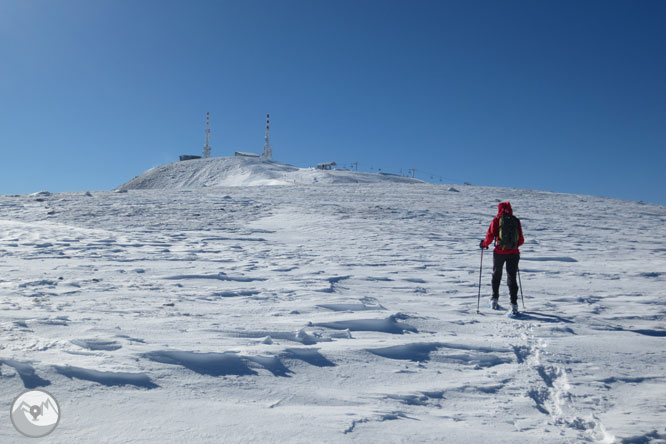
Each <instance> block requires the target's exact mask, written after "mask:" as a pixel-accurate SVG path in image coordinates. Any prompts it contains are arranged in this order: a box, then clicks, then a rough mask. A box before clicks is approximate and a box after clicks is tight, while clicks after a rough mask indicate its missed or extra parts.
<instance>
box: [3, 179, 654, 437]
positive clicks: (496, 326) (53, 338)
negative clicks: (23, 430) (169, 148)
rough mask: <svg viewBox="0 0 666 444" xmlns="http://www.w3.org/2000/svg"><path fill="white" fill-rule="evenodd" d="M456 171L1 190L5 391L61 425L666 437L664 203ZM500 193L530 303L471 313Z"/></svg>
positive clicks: (119, 431) (122, 431)
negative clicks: (48, 406)
mask: <svg viewBox="0 0 666 444" xmlns="http://www.w3.org/2000/svg"><path fill="white" fill-rule="evenodd" d="M446 190H447V187H441V186H434V185H416V184H410V185H405V184H401V185H396V184H393V185H386V184H384V185H379V184H376V185H363V186H358V185H337V186H329V187H323V186H294V187H254V188H242V187H239V188H209V189H205V190H198V191H193V190H178V191H161V190H148V191H134V190H132V191H129V192H127V193H113V192H93V193H89V194H84V193H64V194H52V195H49V194H42V195H31V196H0V228H1V230H0V253H1V254H2V256H1V257H2V261H0V270H1V271H2V272H1V273H0V308H1V309H2V310H1V311H0V333H1V334H2V340H1V341H0V387H1V388H2V390H1V391H0V393H4V394H5V395H3V399H4V400H5V403H6V404H7V405H8V403H10V402H11V400H12V399H13V398H14V397H15V396H17V395H18V394H19V393H20V392H21V391H22V390H24V389H26V388H38V387H47V390H49V391H51V392H52V393H54V394H55V395H56V397H57V398H58V399H59V401H60V402H61V404H62V405H63V411H64V412H67V413H66V415H67V416H65V417H64V418H68V420H67V421H65V420H63V423H62V424H61V425H59V428H58V429H57V430H56V432H54V434H53V435H52V436H51V437H50V439H52V441H50V442H63V443H65V442H66V443H87V442H90V436H91V435H90V434H91V433H93V432H92V431H93V430H95V434H96V435H97V434H100V436H108V437H109V438H108V439H109V442H155V439H157V438H161V439H158V440H160V441H162V442H213V441H215V439H214V437H215V436H216V433H217V432H216V430H219V427H224V428H225V434H226V436H235V437H236V438H230V442H236V441H238V442H252V441H276V442H277V441H280V442H320V441H323V442H376V441H379V440H389V441H391V440H392V439H395V438H396V437H403V438H404V439H405V440H408V441H409V442H439V441H440V439H441V438H442V437H443V436H444V437H446V438H448V439H449V440H450V441H451V442H460V441H465V442H540V443H541V442H546V443H550V442H552V443H561V442H571V443H578V442H606V443H611V442H618V443H623V442H625V443H633V442H646V443H648V442H655V443H656V442H661V441H663V440H666V429H664V427H663V424H662V423H663V418H664V417H665V414H666V408H665V407H664V403H663V397H664V395H665V394H666V378H665V377H664V376H663V363H664V362H666V359H665V358H666V348H665V344H666V343H665V342H664V341H666V339H665V338H664V336H666V329H664V325H665V323H664V321H665V320H666V309H665V308H664V296H666V292H665V291H664V288H666V287H665V286H664V277H665V276H666V274H664V272H663V270H664V269H666V248H660V247H659V245H657V244H655V239H656V240H657V242H662V243H663V241H662V240H660V239H664V238H666V236H664V235H666V228H664V227H666V224H665V222H666V208H665V207H660V206H650V205H639V204H638V203H633V202H624V201H617V200H610V199H601V198H593V197H586V196H575V195H560V194H553V193H547V192H536V191H525V190H511V189H492V188H480V187H460V188H459V192H456V193H452V192H447V191H446ZM501 200H511V202H512V204H513V206H514V208H515V209H516V212H517V214H518V216H519V217H521V220H522V222H523V228H524V231H525V235H526V239H527V242H526V244H525V245H524V246H523V248H522V252H523V258H522V260H521V266H524V268H522V267H521V280H522V283H523V284H524V288H523V290H524V296H525V305H526V306H527V310H526V311H525V313H524V315H523V316H522V318H521V319H509V318H507V317H505V316H504V315H503V313H498V312H492V311H490V310H488V309H482V313H481V314H480V315H477V314H476V302H477V301H476V297H477V289H478V287H477V285H478V272H479V269H478V267H479V250H478V248H477V245H478V239H480V238H481V237H482V236H483V234H484V233H485V230H486V229H487V225H488V224H489V222H490V220H491V218H492V217H493V216H494V213H495V211H494V209H495V206H496V203H497V202H499V201H501ZM554 211H555V212H557V213H562V214H567V218H566V223H567V224H568V225H565V224H564V222H563V221H559V222H558V219H557V218H554V217H553V212H554ZM618 214H633V215H634V222H633V223H632V224H631V225H630V226H629V225H627V224H624V225H621V224H618V223H616V221H617V215H618ZM618 252H621V254H618ZM484 259H485V260H484V273H483V298H484V301H482V305H484V306H485V303H486V300H487V298H488V294H489V291H490V285H489V284H490V282H489V281H490V268H491V263H492V258H491V255H486V257H485V258H484ZM501 291H502V296H501V298H502V299H501V303H502V304H504V305H508V302H507V294H506V285H505V281H504V282H503V284H502V290H501ZM176 399H177V400H178V403H175V401H174V400H176ZM98 405H105V406H107V410H105V411H104V413H103V414H105V415H107V416H108V417H109V418H113V419H114V420H115V421H108V423H107V424H103V425H100V424H98V423H97V422H96V421H95V417H94V415H95V414H96V413H100V410H99V409H100V408H101V407H98ZM201 406H204V407H205V408H202V407H201ZM144 409H145V411H144ZM142 415H149V416H150V418H151V420H152V421H153V422H152V423H151V424H150V425H149V426H145V425H144V422H145V420H146V419H145V418H144V419H140V418H142V417H143V416H142ZM258 417H260V418H262V421H261V426H260V427H258V426H257V418H258ZM137 421H138V422H137ZM118 424H120V425H118ZM146 427H147V428H146ZM249 430H254V431H251V432H250V431H249ZM294 430H298V433H296V432H295V431H294ZM144 433H147V434H144ZM14 436H15V435H14V431H13V430H11V429H9V428H7V427H5V428H3V429H0V437H1V438H2V440H3V442H4V441H11V439H13V437H14ZM113 437H116V438H115V440H114V438H113ZM156 437H157V438H156Z"/></svg>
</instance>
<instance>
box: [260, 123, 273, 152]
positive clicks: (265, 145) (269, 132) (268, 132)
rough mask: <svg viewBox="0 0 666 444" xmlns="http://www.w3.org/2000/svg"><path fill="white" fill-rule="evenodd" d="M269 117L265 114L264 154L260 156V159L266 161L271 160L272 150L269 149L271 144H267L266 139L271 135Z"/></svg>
mask: <svg viewBox="0 0 666 444" xmlns="http://www.w3.org/2000/svg"><path fill="white" fill-rule="evenodd" d="M269 117H270V115H269V114H266V137H264V140H265V143H264V154H262V155H261V157H262V158H263V159H266V160H273V149H272V148H271V144H270V143H269V142H268V137H269V136H270V134H271V128H270V120H269Z"/></svg>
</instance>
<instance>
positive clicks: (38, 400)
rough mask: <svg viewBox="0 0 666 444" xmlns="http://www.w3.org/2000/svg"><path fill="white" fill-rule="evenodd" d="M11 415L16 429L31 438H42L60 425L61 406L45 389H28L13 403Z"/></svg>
mask: <svg viewBox="0 0 666 444" xmlns="http://www.w3.org/2000/svg"><path fill="white" fill-rule="evenodd" d="M10 416H11V418H12V424H14V428H15V429H16V430H18V431H19V432H21V433H22V434H24V435H25V436H28V437H30V438H41V437H42V436H46V435H48V434H49V433H51V432H52V431H53V430H54V429H55V428H56V426H57V425H58V422H59V421H60V406H59V405H58V401H56V400H55V398H54V397H53V396H51V394H50V393H48V392H45V391H44V390H26V391H25V392H23V393H21V394H20V395H19V396H18V397H17V398H16V399H15V400H14V402H13V403H12V408H11V410H10Z"/></svg>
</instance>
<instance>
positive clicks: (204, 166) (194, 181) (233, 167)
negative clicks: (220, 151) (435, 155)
mask: <svg viewBox="0 0 666 444" xmlns="http://www.w3.org/2000/svg"><path fill="white" fill-rule="evenodd" d="M378 182H399V183H422V181H420V180H418V179H413V178H411V177H404V176H398V175H396V174H386V173H359V172H356V171H349V170H319V169H315V168H299V167H296V166H293V165H287V164H285V163H280V162H275V161H270V160H264V159H260V158H253V157H241V156H238V157H211V158H207V159H194V160H187V161H181V162H174V163H169V164H166V165H161V166H158V167H155V168H151V169H150V170H148V171H146V172H145V173H143V174H141V175H139V176H137V177H135V178H134V179H132V180H130V181H129V182H127V183H125V184H123V185H121V186H119V187H118V188H117V190H137V189H177V188H203V187H233V186H259V185H298V184H305V185H307V184H317V183H320V184H336V183H378Z"/></svg>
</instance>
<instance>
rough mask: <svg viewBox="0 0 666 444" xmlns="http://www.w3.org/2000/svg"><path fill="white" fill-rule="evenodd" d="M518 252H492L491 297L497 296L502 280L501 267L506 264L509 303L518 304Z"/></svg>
mask: <svg viewBox="0 0 666 444" xmlns="http://www.w3.org/2000/svg"><path fill="white" fill-rule="evenodd" d="M518 261H520V255H519V254H497V253H493V298H499V288H500V283H501V282H502V269H503V268H504V264H506V274H507V283H508V284H509V295H510V296H511V303H512V304H518V281H517V280H516V273H518Z"/></svg>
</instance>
